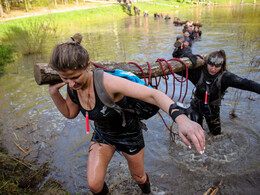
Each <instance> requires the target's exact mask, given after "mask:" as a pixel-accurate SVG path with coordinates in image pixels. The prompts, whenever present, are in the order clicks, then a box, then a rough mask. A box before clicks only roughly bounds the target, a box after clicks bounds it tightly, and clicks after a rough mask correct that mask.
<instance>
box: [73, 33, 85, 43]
mask: <svg viewBox="0 0 260 195" xmlns="http://www.w3.org/2000/svg"><path fill="white" fill-rule="evenodd" d="M72 38H73V39H74V40H73V41H76V42H77V43H78V44H80V43H81V41H82V38H83V36H82V35H81V34H80V33H76V34H75V35H73V37H72Z"/></svg>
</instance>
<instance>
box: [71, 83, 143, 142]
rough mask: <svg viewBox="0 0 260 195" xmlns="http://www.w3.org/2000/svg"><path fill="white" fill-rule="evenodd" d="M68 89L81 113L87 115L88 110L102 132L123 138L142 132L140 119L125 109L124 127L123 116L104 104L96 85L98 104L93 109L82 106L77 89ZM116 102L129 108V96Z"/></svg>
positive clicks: (91, 118) (96, 126)
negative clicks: (123, 123) (124, 123)
mask: <svg viewBox="0 0 260 195" xmlns="http://www.w3.org/2000/svg"><path fill="white" fill-rule="evenodd" d="M67 91H68V94H69V96H70V98H71V100H72V101H73V102H74V103H76V104H78V105H79V108H80V111H81V113H82V114H83V115H84V116H86V113H87V112H88V115H89V119H90V120H94V124H95V129H96V130H98V131H99V132H102V134H105V136H108V137H111V138H113V139H114V138H116V139H118V138H122V136H130V137H132V136H136V135H137V134H139V133H140V131H141V126H140V121H139V119H138V118H137V117H136V115H135V114H133V113H130V112H126V111H125V119H126V125H125V126H124V127H123V126H122V122H123V121H122V116H121V115H120V114H119V113H117V112H116V111H115V110H114V109H112V108H107V107H106V106H104V104H103V103H102V102H101V100H100V99H99V97H98V95H97V92H96V89H95V86H94V93H95V101H96V104H95V107H94V108H93V109H92V110H85V109H84V108H83V107H82V106H81V104H80V102H79V99H78V94H77V91H76V90H73V89H72V90H70V89H69V86H68V87H67ZM116 104H118V105H119V106H120V107H122V108H127V105H128V104H127V97H123V99H122V100H120V101H119V102H116Z"/></svg>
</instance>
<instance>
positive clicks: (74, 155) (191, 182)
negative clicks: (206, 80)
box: [0, 5, 260, 194]
mask: <svg viewBox="0 0 260 195" xmlns="http://www.w3.org/2000/svg"><path fill="white" fill-rule="evenodd" d="M259 8H260V7H259V5H255V6H253V5H244V6H235V7H201V8H194V9H187V10H185V11H176V10H175V11H172V13H169V14H170V15H171V16H172V17H175V16H177V17H179V18H181V19H183V20H194V21H196V20H198V21H200V22H201V23H202V24H203V27H202V28H201V30H202V39H201V41H197V42H195V43H194V44H193V47H192V50H193V53H194V54H200V55H202V54H208V53H209V52H212V51H215V50H220V49H224V50H225V51H226V54H227V68H228V69H229V70H230V71H232V72H233V73H235V74H237V75H239V76H241V77H247V78H249V79H253V80H255V81H257V82H259V83H260V73H259V72H260V67H259V61H260V50H259V46H260V45H259V44H260V41H259V40H260V34H259V27H260V25H259V21H260V12H259ZM181 31H182V27H176V26H174V25H173V24H172V20H170V21H165V20H164V19H159V20H155V19H154V18H153V16H152V14H150V17H146V18H144V17H142V16H139V17H135V16H132V17H126V18H124V19H121V20H117V21H114V22H106V23H103V24H96V25H91V26H87V25H84V24H82V23H80V24H78V23H77V22H76V21H72V22H71V24H68V26H67V27H64V30H63V31H62V32H63V34H61V37H60V39H66V38H68V37H70V36H72V35H73V34H74V33H76V32H80V33H82V34H83V36H84V41H83V43H82V44H83V45H84V46H85V47H86V48H87V49H88V51H89V54H90V57H91V60H92V61H117V62H123V61H126V62H130V61H134V62H137V63H145V62H146V61H148V62H154V61H156V59H158V58H164V59H167V60H168V59H170V58H171V53H172V51H173V43H174V41H175V39H176V36H177V35H178V34H181ZM54 45H55V43H54V42H51V43H50V47H49V48H50V49H49V50H48V52H47V53H46V55H44V56H24V57H20V58H18V59H17V60H16V62H14V63H12V64H9V65H8V66H6V69H5V72H6V73H5V74H4V75H2V76H1V77H0V92H1V93H0V127H1V130H2V135H1V138H2V142H3V143H4V146H5V147H6V148H7V149H8V150H9V153H10V154H11V155H15V156H20V157H21V156H24V154H23V153H22V152H21V151H20V150H18V148H17V147H16V146H15V145H14V141H15V142H17V143H18V144H19V145H20V146H22V147H23V148H25V149H28V150H31V152H30V155H28V156H27V157H26V158H25V159H26V160H28V161H35V162H38V163H42V162H46V161H49V162H50V165H51V168H52V169H53V171H52V172H51V173H50V175H49V177H54V178H55V179H58V180H60V181H61V183H62V186H63V188H64V189H66V190H68V192H69V193H70V194H88V193H90V192H89V189H88V186H87V180H86V169H87V158H88V147H89V143H90V138H91V135H86V134H85V123H84V118H83V116H81V115H79V116H78V117H77V118H76V119H73V120H68V119H65V118H64V117H63V116H62V115H61V114H60V113H59V112H58V110H57V109H56V107H55V106H54V104H53V102H52V100H51V98H50V96H49V94H48V87H47V86H38V85H37V84H36V82H35V81H34V78H33V65H34V63H37V62H48V61H49V55H50V52H51V49H52V48H53V46H54ZM170 80H171V79H170ZM170 80H169V81H168V82H169V83H168V84H169V86H172V83H171V81H170ZM176 87H177V91H178V90H179V87H180V85H179V84H178V83H176ZM160 89H161V90H164V89H165V84H164V83H161V86H160ZM192 89H193V86H192V84H191V83H189V88H188V95H187V97H186V99H185V102H189V100H190V96H191V91H192ZM170 90H172V89H171V88H170ZM62 93H63V94H64V95H65V93H66V90H65V88H64V89H62ZM178 95H179V94H178V93H176V96H175V97H174V100H177V99H178V97H179V96H178ZM259 100H260V96H259V95H258V94H255V93H250V92H247V91H240V90H236V89H232V88H230V89H228V92H227V93H226V95H225V99H224V101H223V102H222V106H221V119H222V131H223V134H222V135H220V136H216V137H212V136H210V135H209V134H208V132H207V129H205V134H206V141H207V145H206V150H205V155H203V156H201V155H199V154H197V153H196V151H195V149H194V148H192V149H191V150H188V148H187V147H186V146H185V145H184V144H183V143H182V142H181V140H180V138H179V137H176V140H175V142H172V141H171V139H170V136H169V132H168V130H167V129H166V127H165V126H164V124H163V122H162V121H161V119H160V118H159V117H158V116H155V117H153V118H151V119H150V120H148V121H147V125H148V127H149V130H148V131H147V132H144V138H145V143H146V151H145V170H146V172H147V173H148V174H149V177H150V181H151V184H152V191H153V193H154V194H203V193H204V192H206V191H207V189H209V188H210V187H216V186H217V185H218V184H219V183H220V182H221V186H220V193H221V194H257V193H258V192H259V190H260V187H259V186H260V149H259V148H260V147H259V146H260V128H259V127H260V120H259V119H260V118H259V116H260V104H259V103H260V101H259ZM232 109H235V114H236V115H237V117H236V118H233V119H231V118H230V115H229V113H230V112H231V111H232ZM164 118H165V120H166V122H167V124H168V125H171V119H170V118H169V117H167V116H166V115H164ZM173 128H174V129H175V131H176V126H174V127H173ZM203 161H205V162H206V165H205V164H203ZM106 182H107V184H108V186H109V188H110V191H111V193H112V194H141V191H140V189H139V188H138V186H137V185H136V184H135V183H134V181H133V180H132V178H131V176H130V173H129V171H128V168H127V163H126V160H125V159H124V158H123V157H122V156H120V155H119V154H118V153H116V154H115V155H114V157H113V159H112V160H111V162H110V164H109V167H108V171H107V175H106Z"/></svg>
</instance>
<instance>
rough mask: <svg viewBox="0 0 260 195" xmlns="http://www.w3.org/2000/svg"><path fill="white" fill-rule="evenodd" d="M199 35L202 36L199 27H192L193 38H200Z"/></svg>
mask: <svg viewBox="0 0 260 195" xmlns="http://www.w3.org/2000/svg"><path fill="white" fill-rule="evenodd" d="M201 35H202V32H201V30H200V27H199V26H195V27H194V37H195V39H198V38H200V37H201Z"/></svg>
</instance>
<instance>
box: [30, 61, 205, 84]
mask: <svg viewBox="0 0 260 195" xmlns="http://www.w3.org/2000/svg"><path fill="white" fill-rule="evenodd" d="M180 60H181V61H183V62H184V63H185V64H186V65H187V67H188V69H195V68H198V67H201V66H203V65H204V63H205V62H204V60H203V59H202V58H200V57H198V58H197V63H196V65H195V66H194V65H192V63H191V61H190V60H189V58H186V57H185V58H181V59H180ZM93 63H95V64H97V65H99V66H102V67H104V68H106V69H121V70H125V71H128V72H132V73H134V74H135V75H137V76H138V77H139V78H143V73H142V72H141V70H140V69H139V68H138V67H137V66H136V65H134V64H131V62H128V63H127V62H93ZM169 64H170V65H171V67H172V70H173V71H174V72H180V71H182V70H185V66H184V65H183V64H182V63H181V62H180V61H177V60H172V61H169ZM138 65H139V66H140V67H141V68H142V69H143V72H144V74H145V77H146V78H148V77H149V72H150V71H149V67H148V65H147V64H138ZM150 66H151V72H152V74H151V77H158V76H163V75H164V73H163V70H162V67H163V69H164V72H165V74H166V75H169V74H171V71H170V69H169V67H168V65H167V63H166V62H164V61H162V67H161V65H160V63H159V62H153V63H150ZM95 68H97V67H96V66H94V65H91V70H94V69H95ZM34 78H35V81H36V83H37V84H38V85H44V84H56V83H59V82H62V80H61V78H60V76H59V74H58V73H57V72H56V71H55V70H53V69H52V68H51V67H49V65H48V64H47V63H37V64H35V65H34Z"/></svg>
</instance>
